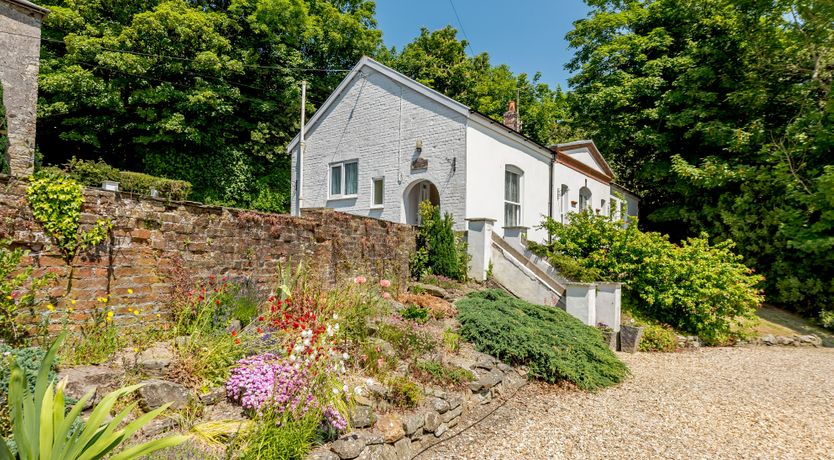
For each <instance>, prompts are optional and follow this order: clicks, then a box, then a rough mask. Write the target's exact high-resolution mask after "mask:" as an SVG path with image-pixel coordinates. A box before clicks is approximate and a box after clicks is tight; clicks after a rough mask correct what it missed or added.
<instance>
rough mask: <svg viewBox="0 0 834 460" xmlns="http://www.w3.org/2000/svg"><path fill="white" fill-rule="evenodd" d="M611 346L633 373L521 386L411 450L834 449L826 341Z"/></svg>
mask: <svg viewBox="0 0 834 460" xmlns="http://www.w3.org/2000/svg"><path fill="white" fill-rule="evenodd" d="M618 355H619V356H620V357H621V359H623V360H624V361H625V362H626V363H627V364H628V366H629V368H630V369H631V372H632V374H633V375H632V376H631V377H630V378H629V379H628V380H627V381H626V382H625V383H623V384H622V385H619V386H617V387H614V388H609V389H607V390H603V391H600V392H598V393H584V392H579V391H575V390H566V389H560V388H557V387H554V386H550V385H544V384H538V383H536V384H531V385H527V386H526V387H524V388H522V389H521V390H520V392H519V393H518V394H517V395H515V396H514V397H513V398H512V399H511V400H510V401H509V402H508V403H507V404H506V405H505V406H504V407H502V408H500V409H498V410H497V411H496V412H495V413H494V414H492V416H490V417H489V418H487V419H486V420H484V421H483V422H481V423H480V424H479V425H477V426H475V427H473V428H471V429H469V430H467V431H465V432H463V433H462V434H460V435H459V436H457V437H455V438H453V439H451V440H449V441H447V442H444V443H442V444H440V445H438V446H436V447H434V448H432V449H430V450H428V451H426V452H425V453H423V454H422V455H420V456H419V457H418V459H419V460H426V459H474V458H478V459H516V458H518V459H538V458H542V459H544V458H547V459H561V458H570V459H591V458H594V459H595V458H687V459H690V458H699V459H700V458H704V459H706V458H710V459H712V458H733V459H735V458H819V459H822V458H832V456H834V404H832V401H834V378H833V376H834V349H832V348H814V349H807V348H802V349H800V348H787V347H769V348H767V347H750V348H707V349H701V350H697V351H687V352H681V353H668V354H667V353H638V354H635V355H628V354H623V353H618ZM467 425H468V423H464V424H462V426H467ZM455 431H457V430H455ZM450 434H451V433H450Z"/></svg>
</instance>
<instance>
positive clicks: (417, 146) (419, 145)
mask: <svg viewBox="0 0 834 460" xmlns="http://www.w3.org/2000/svg"><path fill="white" fill-rule="evenodd" d="M414 148H415V149H417V150H420V151H422V150H423V140H422V139H417V142H415V143H414Z"/></svg>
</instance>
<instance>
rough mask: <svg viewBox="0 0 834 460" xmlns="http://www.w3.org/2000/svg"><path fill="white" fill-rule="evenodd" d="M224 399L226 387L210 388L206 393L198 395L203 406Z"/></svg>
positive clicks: (211, 404)
mask: <svg viewBox="0 0 834 460" xmlns="http://www.w3.org/2000/svg"><path fill="white" fill-rule="evenodd" d="M224 399H226V389H225V388H223V387H215V388H211V389H210V390H209V391H208V393H205V394H201V395H200V402H201V403H203V405H205V406H213V405H215V404H217V403H219V402H220V401H223V400H224Z"/></svg>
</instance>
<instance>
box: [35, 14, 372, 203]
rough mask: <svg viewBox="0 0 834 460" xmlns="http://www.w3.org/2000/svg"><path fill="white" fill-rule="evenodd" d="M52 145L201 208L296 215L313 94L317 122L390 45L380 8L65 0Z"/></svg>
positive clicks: (49, 155)
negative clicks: (384, 42) (147, 176)
mask: <svg viewBox="0 0 834 460" xmlns="http://www.w3.org/2000/svg"><path fill="white" fill-rule="evenodd" d="M48 6H49V8H50V9H51V10H52V14H50V15H49V16H47V19H46V21H45V29H44V36H45V37H46V38H47V41H45V42H44V49H43V53H42V54H43V59H42V70H41V76H40V91H41V98H40V102H39V126H38V128H39V129H38V136H39V139H38V143H39V145H40V147H41V149H42V150H43V151H44V152H45V153H46V159H47V161H48V162H51V163H60V162H62V161H63V160H64V159H66V158H67V157H69V156H72V155H75V156H78V157H82V158H91V159H95V158H99V157H100V158H104V159H106V161H108V162H109V163H112V164H113V165H114V166H118V167H124V168H127V169H133V170H143V171H145V172H148V173H152V174H158V175H162V176H167V177H172V178H179V179H186V180H189V181H191V182H192V183H193V184H194V197H195V198H196V199H198V200H202V201H206V202H211V203H222V204H230V205H238V206H249V205H252V204H253V203H254V204H255V205H259V207H262V208H266V209H270V210H281V209H283V208H284V207H285V206H286V204H287V201H288V200H287V195H288V193H289V167H288V159H287V157H286V154H285V146H286V144H287V142H288V141H289V140H290V139H291V138H292V136H293V135H294V134H295V132H296V131H297V128H298V122H297V119H298V112H299V102H300V94H299V91H300V82H301V80H303V79H306V80H308V81H309V82H310V91H309V92H308V98H309V102H310V104H309V106H308V107H309V108H310V110H311V111H312V110H314V109H315V107H316V106H317V105H318V104H319V103H321V102H322V101H323V100H324V99H325V98H326V97H327V95H328V94H329V93H330V91H331V89H332V88H333V87H334V86H335V84H336V83H337V82H338V80H339V79H340V78H341V77H342V76H343V73H340V72H329V71H322V70H317V69H345V68H350V66H352V65H353V64H354V63H355V62H356V61H357V60H358V59H359V58H360V57H361V56H362V55H364V54H372V53H374V52H375V51H376V50H377V49H378V48H379V47H380V44H381V34H380V32H379V31H378V30H376V23H375V20H374V3H373V2H370V1H366V0H226V1H204V0H188V1H187V0H143V1H126V0H115V1H104V0H88V1H83V2H79V1H73V0H64V1H58V2H52V3H50V4H49V5H48ZM314 69H315V70H314Z"/></svg>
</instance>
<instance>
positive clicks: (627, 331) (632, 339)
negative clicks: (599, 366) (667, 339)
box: [620, 325, 643, 353]
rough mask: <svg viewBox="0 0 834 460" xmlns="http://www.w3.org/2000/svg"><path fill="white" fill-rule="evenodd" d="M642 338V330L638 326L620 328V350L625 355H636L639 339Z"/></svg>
mask: <svg viewBox="0 0 834 460" xmlns="http://www.w3.org/2000/svg"><path fill="white" fill-rule="evenodd" d="M641 338H643V328H642V327H639V326H626V325H623V326H621V328H620V350H621V351H625V352H626V353H636V352H637V350H638V349H639V348H640V339H641Z"/></svg>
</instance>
